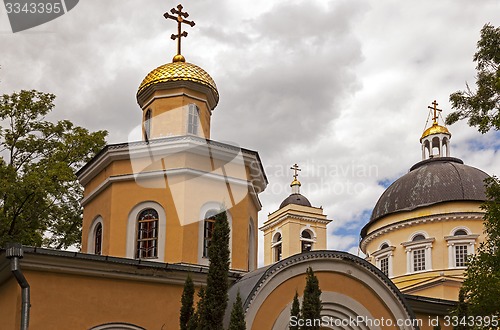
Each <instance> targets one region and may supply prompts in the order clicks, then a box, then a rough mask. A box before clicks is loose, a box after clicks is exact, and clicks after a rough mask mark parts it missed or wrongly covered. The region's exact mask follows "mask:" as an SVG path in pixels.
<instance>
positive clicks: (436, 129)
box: [420, 123, 451, 140]
mask: <svg viewBox="0 0 500 330" xmlns="http://www.w3.org/2000/svg"><path fill="white" fill-rule="evenodd" d="M439 133H441V134H448V135H451V133H450V131H448V129H447V128H446V127H444V126H441V125H438V124H437V123H434V124H432V126H431V127H429V128H428V129H426V130H425V131H424V133H423V134H422V137H421V138H420V140H422V139H423V138H425V137H427V136H429V135H432V134H439Z"/></svg>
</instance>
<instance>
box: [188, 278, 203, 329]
mask: <svg viewBox="0 0 500 330" xmlns="http://www.w3.org/2000/svg"><path fill="white" fill-rule="evenodd" d="M204 298H205V288H204V287H201V288H200V290H199V291H198V303H197V304H196V312H194V314H193V315H192V316H191V318H190V319H189V322H188V324H187V329H188V330H200V329H201V324H200V315H201V312H202V311H203V299H204Z"/></svg>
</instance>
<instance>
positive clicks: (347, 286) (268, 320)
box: [252, 271, 396, 330]
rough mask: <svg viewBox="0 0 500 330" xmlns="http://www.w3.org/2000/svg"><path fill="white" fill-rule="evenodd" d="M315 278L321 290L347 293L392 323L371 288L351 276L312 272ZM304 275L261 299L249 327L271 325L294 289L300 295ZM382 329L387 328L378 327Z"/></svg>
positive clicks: (289, 281)
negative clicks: (262, 300)
mask: <svg viewBox="0 0 500 330" xmlns="http://www.w3.org/2000/svg"><path fill="white" fill-rule="evenodd" d="M315 275H316V277H317V278H318V280H319V283H320V288H321V291H322V292H337V293H341V294H344V295H346V296H349V297H351V298H352V299H354V300H355V301H357V302H359V303H360V304H362V305H363V306H364V307H365V308H366V309H367V310H368V311H369V312H370V314H371V315H372V316H373V318H374V319H379V320H381V319H382V318H384V319H391V320H393V322H394V324H395V323H396V320H395V319H394V316H393V315H392V314H391V313H390V311H389V309H388V308H387V306H386V304H385V302H384V301H382V300H381V299H380V298H379V297H378V296H376V295H375V294H374V292H373V291H372V289H371V288H369V287H367V286H366V285H365V284H363V283H361V282H359V281H357V280H356V279H355V278H352V277H348V276H345V275H344V274H338V273H333V272H320V271H318V272H315ZM305 282H306V277H305V276H303V275H301V276H294V277H291V278H290V279H288V280H287V281H286V282H284V283H282V284H280V285H279V286H278V287H277V288H276V289H275V290H274V291H273V292H272V293H271V294H270V295H268V296H267V297H266V299H265V301H264V303H263V304H262V305H261V306H260V308H259V310H258V312H257V314H256V316H255V319H254V321H253V324H252V330H262V329H272V328H273V325H274V322H275V320H276V319H277V318H278V316H279V315H280V313H281V312H282V310H283V309H284V308H286V307H287V305H288V304H289V303H290V301H292V300H293V297H294V295H295V292H296V291H297V292H299V294H300V295H302V292H304V287H305ZM382 329H391V330H392V328H389V327H382Z"/></svg>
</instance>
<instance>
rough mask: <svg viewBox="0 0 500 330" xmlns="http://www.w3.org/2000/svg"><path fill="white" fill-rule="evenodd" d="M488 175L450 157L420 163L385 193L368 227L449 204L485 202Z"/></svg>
mask: <svg viewBox="0 0 500 330" xmlns="http://www.w3.org/2000/svg"><path fill="white" fill-rule="evenodd" d="M487 177H489V176H488V174H486V173H485V172H483V171H481V170H479V169H477V168H475V167H471V166H467V165H464V163H463V161H461V160H460V159H457V158H452V157H440V158H432V159H427V160H424V161H421V162H419V163H417V164H415V165H413V167H412V168H411V169H410V172H409V173H407V174H405V175H404V176H402V177H401V178H399V179H398V180H396V181H395V182H394V183H393V184H391V185H390V186H389V188H387V189H386V191H385V192H384V193H383V194H382V196H381V197H380V198H379V200H378V202H377V204H376V205H375V208H374V209H373V212H372V216H371V219H370V223H372V222H374V221H376V220H377V219H379V218H381V217H383V216H386V215H388V214H391V213H396V212H400V211H411V210H414V209H416V208H419V207H423V206H428V205H432V204H437V203H441V202H448V201H462V200H469V201H484V200H486V195H485V188H484V179H486V178H487Z"/></svg>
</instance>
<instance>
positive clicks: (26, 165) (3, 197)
mask: <svg viewBox="0 0 500 330" xmlns="http://www.w3.org/2000/svg"><path fill="white" fill-rule="evenodd" d="M54 99H55V96H54V95H53V94H47V93H42V92H38V91H35V90H31V91H21V92H19V93H13V94H12V95H3V96H2V97H1V98H0V246H2V245H4V244H5V243H7V242H9V241H17V242H21V243H23V244H26V245H33V246H47V247H55V248H65V247H68V246H71V245H73V244H79V242H80V230H81V221H82V216H81V214H82V209H81V205H80V200H81V199H82V196H83V189H82V187H81V186H80V185H79V184H78V182H77V178H76V175H75V172H76V170H77V169H78V168H79V167H81V166H83V165H84V164H85V163H86V162H87V161H89V160H90V159H91V158H92V157H93V156H94V155H95V154H96V153H97V152H98V151H99V150H101V149H102V148H103V147H104V145H105V140H104V139H105V137H106V135H107V132H105V131H98V132H93V133H90V132H89V131H88V130H87V129H85V128H82V127H78V126H75V125H74V124H73V123H71V122H70V121H68V120H61V121H58V122H56V123H53V122H49V121H46V120H45V116H46V115H47V114H48V113H50V111H52V110H53V108H54V103H53V102H54Z"/></svg>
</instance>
